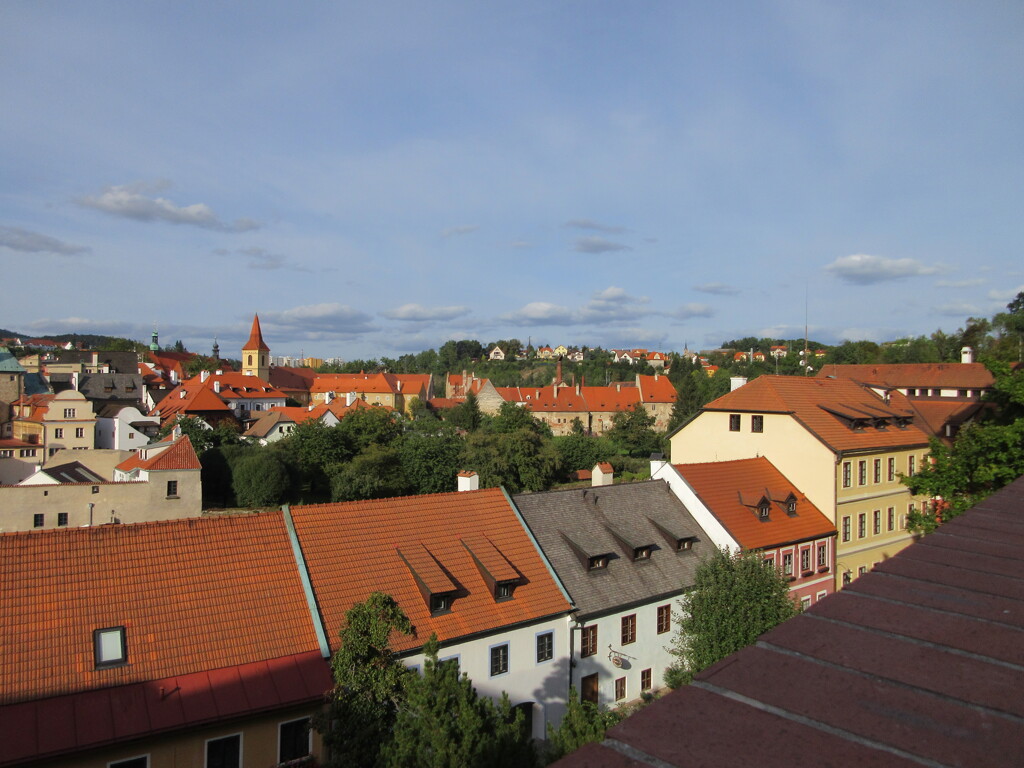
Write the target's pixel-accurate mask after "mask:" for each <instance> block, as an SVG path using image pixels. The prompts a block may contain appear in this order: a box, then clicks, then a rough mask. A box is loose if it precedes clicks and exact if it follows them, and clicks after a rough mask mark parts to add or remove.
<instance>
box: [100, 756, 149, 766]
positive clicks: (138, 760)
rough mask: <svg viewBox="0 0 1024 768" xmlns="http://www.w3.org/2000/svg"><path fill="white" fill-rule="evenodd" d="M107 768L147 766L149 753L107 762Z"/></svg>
mask: <svg viewBox="0 0 1024 768" xmlns="http://www.w3.org/2000/svg"><path fill="white" fill-rule="evenodd" d="M107 768H149V755H139V756H138V757H129V758H128V759H127V760H118V761H117V762H116V763H107Z"/></svg>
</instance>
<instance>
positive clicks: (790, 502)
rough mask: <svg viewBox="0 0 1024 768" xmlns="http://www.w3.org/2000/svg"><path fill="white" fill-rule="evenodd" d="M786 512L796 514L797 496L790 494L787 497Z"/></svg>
mask: <svg viewBox="0 0 1024 768" xmlns="http://www.w3.org/2000/svg"><path fill="white" fill-rule="evenodd" d="M786 514H787V515H795V514H796V497H795V496H793V495H792V494H790V495H789V498H788V499H786Z"/></svg>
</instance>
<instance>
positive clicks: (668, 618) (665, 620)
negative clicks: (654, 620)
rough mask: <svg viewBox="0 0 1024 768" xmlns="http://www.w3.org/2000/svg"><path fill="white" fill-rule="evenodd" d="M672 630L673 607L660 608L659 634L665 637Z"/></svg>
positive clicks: (661, 606) (662, 606)
mask: <svg viewBox="0 0 1024 768" xmlns="http://www.w3.org/2000/svg"><path fill="white" fill-rule="evenodd" d="M670 629H672V606H671V605H659V606H658V634H659V635H663V634H665V633H666V632H668V631H669V630H670Z"/></svg>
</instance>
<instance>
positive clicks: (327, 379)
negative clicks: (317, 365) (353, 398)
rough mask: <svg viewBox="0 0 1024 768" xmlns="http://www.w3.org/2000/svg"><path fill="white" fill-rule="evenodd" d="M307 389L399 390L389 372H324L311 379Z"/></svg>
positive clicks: (325, 390)
mask: <svg viewBox="0 0 1024 768" xmlns="http://www.w3.org/2000/svg"><path fill="white" fill-rule="evenodd" d="M309 391H310V392H316V393H322V392H335V393H343V392H359V393H363V392H368V393H377V394H384V393H387V394H394V393H396V392H398V391H399V390H398V386H397V379H395V377H394V376H393V375H392V374H389V373H324V374H319V375H318V376H317V377H316V378H315V379H314V380H313V383H312V385H311V386H310V388H309Z"/></svg>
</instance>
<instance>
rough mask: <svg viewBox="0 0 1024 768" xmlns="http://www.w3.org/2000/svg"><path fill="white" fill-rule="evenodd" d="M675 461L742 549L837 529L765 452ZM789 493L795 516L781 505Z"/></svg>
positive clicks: (808, 536) (812, 535)
mask: <svg viewBox="0 0 1024 768" xmlns="http://www.w3.org/2000/svg"><path fill="white" fill-rule="evenodd" d="M674 466H675V468H676V469H677V470H678V471H679V474H681V475H682V476H683V478H684V479H685V480H686V482H687V483H689V485H690V487H691V488H693V490H694V491H695V492H696V493H697V496H698V497H699V498H700V500H701V501H702V502H704V505H705V506H706V507H707V508H708V509H709V510H710V511H711V514H713V515H714V516H715V517H716V518H717V519H718V521H719V522H720V523H722V525H723V526H725V528H726V530H727V531H729V535H730V536H732V537H733V538H734V539H736V541H737V542H739V544H740V546H741V547H743V548H744V549H764V548H766V547H772V546H776V545H779V544H788V543H790V542H795V541H806V540H808V539H815V538H819V537H822V536H829V535H834V534H835V532H836V527H835V526H834V525H833V524H832V523H831V522H830V521H829V519H828V518H827V517H825V515H823V514H822V512H821V510H819V509H818V508H817V507H816V506H814V504H812V503H811V501H810V500H809V499H808V498H807V497H806V496H805V495H804V494H803V493H802V492H801V491H800V489H799V488H797V487H796V486H795V485H793V483H791V482H790V481H789V480H787V479H786V476H785V475H783V474H782V473H781V472H780V471H779V470H778V469H776V468H775V465H774V464H772V463H771V462H770V461H768V459H766V458H764V457H763V456H762V457H760V458H756V459H739V460H736V461H712V462H707V463H705V464H676V465H674ZM790 494H793V496H794V497H795V499H796V514H795V515H793V516H790V515H788V514H787V513H786V510H785V508H784V503H785V501H786V499H787V498H788V497H789V495H790ZM765 496H767V498H768V501H769V502H771V503H770V506H769V514H768V519H767V520H762V519H761V518H760V514H759V512H758V510H757V506H756V505H757V504H758V502H759V501H760V500H761V498H762V497H765Z"/></svg>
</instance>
